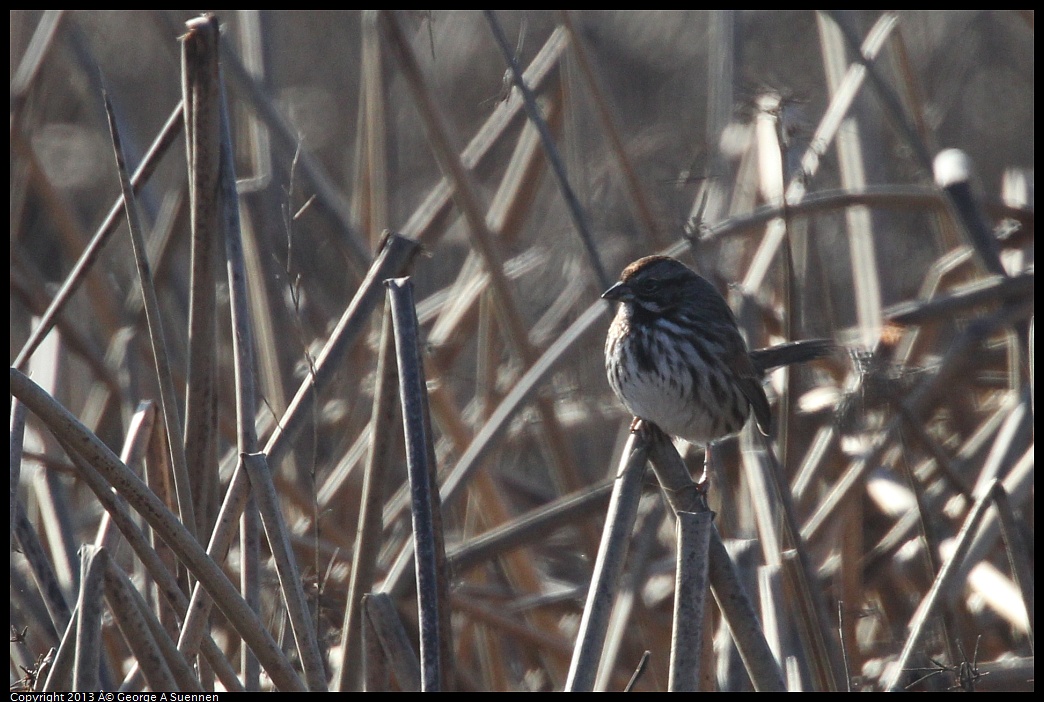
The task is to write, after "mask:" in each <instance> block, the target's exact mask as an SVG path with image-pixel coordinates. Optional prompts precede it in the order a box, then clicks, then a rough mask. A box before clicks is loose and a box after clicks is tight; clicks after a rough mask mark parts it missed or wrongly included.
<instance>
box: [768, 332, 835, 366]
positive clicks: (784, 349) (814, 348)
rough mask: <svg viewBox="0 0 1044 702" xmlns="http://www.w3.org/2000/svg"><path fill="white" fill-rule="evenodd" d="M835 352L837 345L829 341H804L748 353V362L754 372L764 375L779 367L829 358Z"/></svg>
mask: <svg viewBox="0 0 1044 702" xmlns="http://www.w3.org/2000/svg"><path fill="white" fill-rule="evenodd" d="M836 350H837V345H836V344H835V343H834V342H833V341H831V340H830V339H805V340H804V341H790V342H787V343H785V344H779V345H777V346H770V347H768V348H767V349H756V350H754V351H751V352H750V360H751V361H752V362H753V363H754V368H755V370H757V371H758V373H761V374H764V373H767V372H768V371H770V370H772V369H773V368H779V367H780V366H789V365H791V364H792V363H804V362H806V361H814V360H815V359H817V358H823V357H825V356H829V355H830V354H832V353H834V351H836Z"/></svg>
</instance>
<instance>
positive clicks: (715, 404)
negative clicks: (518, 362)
mask: <svg viewBox="0 0 1044 702" xmlns="http://www.w3.org/2000/svg"><path fill="white" fill-rule="evenodd" d="M602 297H603V298H605V299H607V300H616V301H619V302H620V303H622V304H621V305H620V308H619V310H618V311H617V313H616V317H615V319H613V323H612V325H611V326H610V327H609V336H608V337H607V338H606V340H605V370H606V374H607V375H608V376H609V384H610V385H612V387H613V390H614V391H615V392H616V395H617V397H619V398H620V401H621V402H623V404H624V406H625V407H627V409H628V411H629V412H631V414H633V415H634V416H635V418H636V419H643V420H646V421H649V422H652V423H653V424H656V425H657V426H659V427H660V429H662V430H664V431H665V432H667V433H668V434H672V435H674V436H679V437H681V438H683V439H686V440H688V441H690V442H692V443H695V444H706V443H708V442H710V441H713V440H715V439H718V438H721V437H723V436H727V435H729V434H734V433H735V432H738V431H739V430H740V429H742V428H743V425H744V424H746V422H747V416H748V415H749V414H750V409H751V407H753V408H754V418H755V419H756V420H757V423H758V428H759V429H760V430H761V431H762V433H764V434H768V431H769V426H770V424H771V420H772V415H771V413H770V411H769V403H768V398H766V396H765V390H764V389H763V388H762V386H761V379H762V376H763V375H764V373H765V371H767V370H770V369H772V368H776V367H778V366H783V365H789V364H791V363H797V362H800V361H807V360H811V359H814V358H820V357H822V356H825V355H827V354H828V353H829V352H830V350H831V348H832V344H831V343H830V342H829V341H828V340H822V339H816V340H810V341H797V342H791V343H789V344H781V345H779V346H773V347H771V348H767V349H759V350H756V351H749V352H748V351H747V345H746V343H745V342H744V341H743V337H742V336H740V332H739V329H738V328H737V326H736V318H735V317H734V316H733V315H732V310H730V309H729V306H728V304H726V302H725V299H724V298H723V297H722V296H721V294H720V293H719V292H718V291H717V290H716V289H715V288H714V286H713V285H711V283H710V282H709V281H707V280H706V279H704V278H702V277H700V276H699V275H697V274H696V273H695V272H694V271H692V270H690V269H689V268H688V267H687V266H685V265H684V264H682V263H681V262H679V261H676V260H675V259H673V258H670V257H667V256H647V257H645V258H641V259H638V260H637V261H635V262H634V263H632V264H630V265H629V266H627V267H626V268H624V270H623V273H621V274H620V281H619V282H618V283H616V284H615V285H613V286H612V287H611V288H609V289H608V290H606V291H605V292H604V293H602Z"/></svg>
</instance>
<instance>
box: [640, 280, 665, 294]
mask: <svg viewBox="0 0 1044 702" xmlns="http://www.w3.org/2000/svg"><path fill="white" fill-rule="evenodd" d="M662 287H663V285H662V284H661V283H660V281H659V280H656V279H655V278H650V279H649V280H643V281H642V284H641V285H640V286H639V291H640V292H641V293H642V294H643V295H655V294H656V293H657V292H659V291H660V288H662Z"/></svg>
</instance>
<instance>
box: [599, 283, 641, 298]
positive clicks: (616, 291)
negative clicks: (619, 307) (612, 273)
mask: <svg viewBox="0 0 1044 702" xmlns="http://www.w3.org/2000/svg"><path fill="white" fill-rule="evenodd" d="M602 299H603V300H619V301H620V302H630V301H631V300H633V299H634V293H632V292H631V286H629V285H628V284H627V283H617V284H616V285H614V286H613V287H611V288H609V289H608V290H606V291H605V292H604V293H602Z"/></svg>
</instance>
